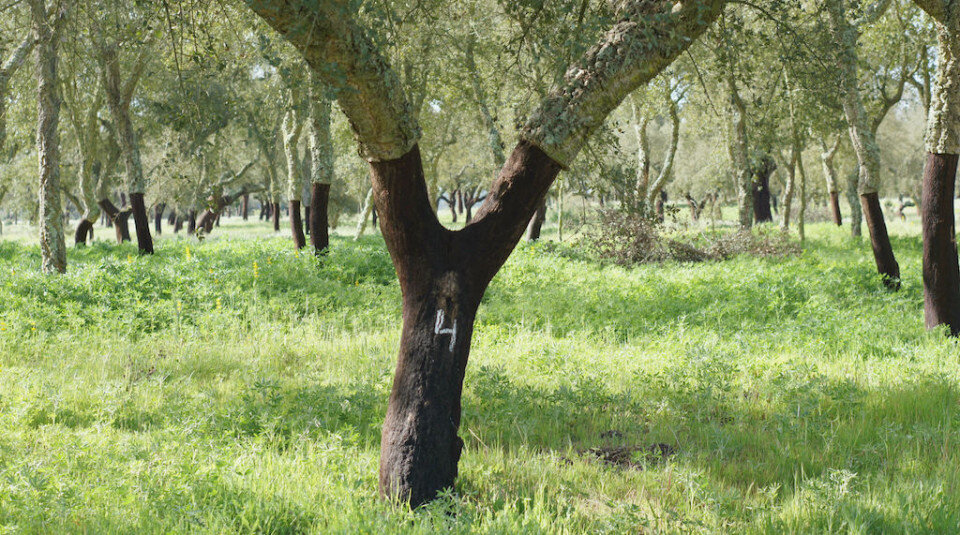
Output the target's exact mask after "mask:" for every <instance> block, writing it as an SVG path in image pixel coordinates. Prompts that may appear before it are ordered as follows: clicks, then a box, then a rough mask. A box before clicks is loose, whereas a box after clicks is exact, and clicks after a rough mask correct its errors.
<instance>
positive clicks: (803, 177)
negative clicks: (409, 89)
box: [797, 151, 807, 241]
mask: <svg viewBox="0 0 960 535" xmlns="http://www.w3.org/2000/svg"><path fill="white" fill-rule="evenodd" d="M797 173H798V174H799V175H800V211H799V212H798V213H797V234H798V235H799V236H800V241H804V240H805V239H806V237H807V234H806V218H807V173H806V172H805V171H804V170H803V151H800V152H799V153H798V154H797Z"/></svg>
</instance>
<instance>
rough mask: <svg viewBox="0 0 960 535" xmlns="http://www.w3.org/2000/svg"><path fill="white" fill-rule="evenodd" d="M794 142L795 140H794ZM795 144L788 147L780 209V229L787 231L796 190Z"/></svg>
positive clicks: (797, 149) (798, 151)
mask: <svg viewBox="0 0 960 535" xmlns="http://www.w3.org/2000/svg"><path fill="white" fill-rule="evenodd" d="M794 141H796V140H794ZM797 145H798V144H797V143H793V144H792V146H791V147H790V161H789V162H787V168H786V171H787V181H786V184H784V188H783V199H782V202H781V205H780V206H781V207H780V213H781V216H780V228H781V229H783V230H787V229H789V228H790V217H791V213H790V212H791V210H792V209H793V193H794V191H795V190H796V183H797V181H796V178H797V156H798V154H799V153H800V150H799V148H798V146H797Z"/></svg>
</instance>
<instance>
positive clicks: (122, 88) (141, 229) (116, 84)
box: [99, 43, 153, 254]
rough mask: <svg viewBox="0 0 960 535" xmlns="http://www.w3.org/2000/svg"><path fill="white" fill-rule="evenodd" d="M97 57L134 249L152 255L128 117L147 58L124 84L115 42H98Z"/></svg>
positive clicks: (140, 169) (135, 142) (139, 169)
mask: <svg viewBox="0 0 960 535" xmlns="http://www.w3.org/2000/svg"><path fill="white" fill-rule="evenodd" d="M99 60H100V63H101V69H102V71H103V79H104V87H105V89H106V94H107V104H108V105H109V108H110V112H111V114H112V115H113V122H114V127H115V128H116V131H117V141H118V142H119V144H120V149H121V151H122V153H123V163H124V168H125V170H126V175H127V176H126V182H127V184H126V186H127V191H128V192H129V193H130V207H131V209H132V211H133V224H134V226H135V227H136V231H137V248H138V249H140V254H153V238H152V237H151V236H150V218H149V217H148V216H147V207H146V204H145V203H144V199H143V194H144V191H145V189H146V184H145V181H144V177H143V164H142V162H141V160H140V145H139V142H138V140H137V134H136V131H135V130H134V128H133V121H132V120H131V118H130V102H131V100H132V98H133V89H134V87H136V83H137V81H138V79H139V76H140V72H141V70H142V68H143V63H144V62H145V61H146V58H145V57H142V58H140V60H138V65H137V67H136V69H135V71H134V73H133V74H132V75H131V77H130V79H129V80H127V83H126V84H122V82H121V80H120V59H119V57H118V55H117V46H116V45H114V44H112V43H111V44H105V43H101V44H100V55H99Z"/></svg>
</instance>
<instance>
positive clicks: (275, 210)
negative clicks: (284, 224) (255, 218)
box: [270, 202, 280, 232]
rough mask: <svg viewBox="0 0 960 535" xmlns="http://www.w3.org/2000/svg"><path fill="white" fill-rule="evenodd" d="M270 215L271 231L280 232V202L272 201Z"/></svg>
mask: <svg viewBox="0 0 960 535" xmlns="http://www.w3.org/2000/svg"><path fill="white" fill-rule="evenodd" d="M270 215H271V217H272V218H273V231H274V232H280V203H278V202H275V203H273V207H272V208H271V209H270Z"/></svg>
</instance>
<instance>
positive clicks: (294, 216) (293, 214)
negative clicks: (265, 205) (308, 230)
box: [290, 200, 307, 249]
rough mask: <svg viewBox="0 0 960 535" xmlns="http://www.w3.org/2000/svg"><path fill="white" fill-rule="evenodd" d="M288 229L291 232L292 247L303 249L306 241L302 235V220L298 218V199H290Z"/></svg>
mask: <svg viewBox="0 0 960 535" xmlns="http://www.w3.org/2000/svg"><path fill="white" fill-rule="evenodd" d="M290 231H291V232H292V234H293V245H294V247H296V248H297V249H303V248H304V247H305V246H306V245H307V241H306V238H304V236H303V220H302V219H300V201H296V200H291V201H290Z"/></svg>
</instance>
